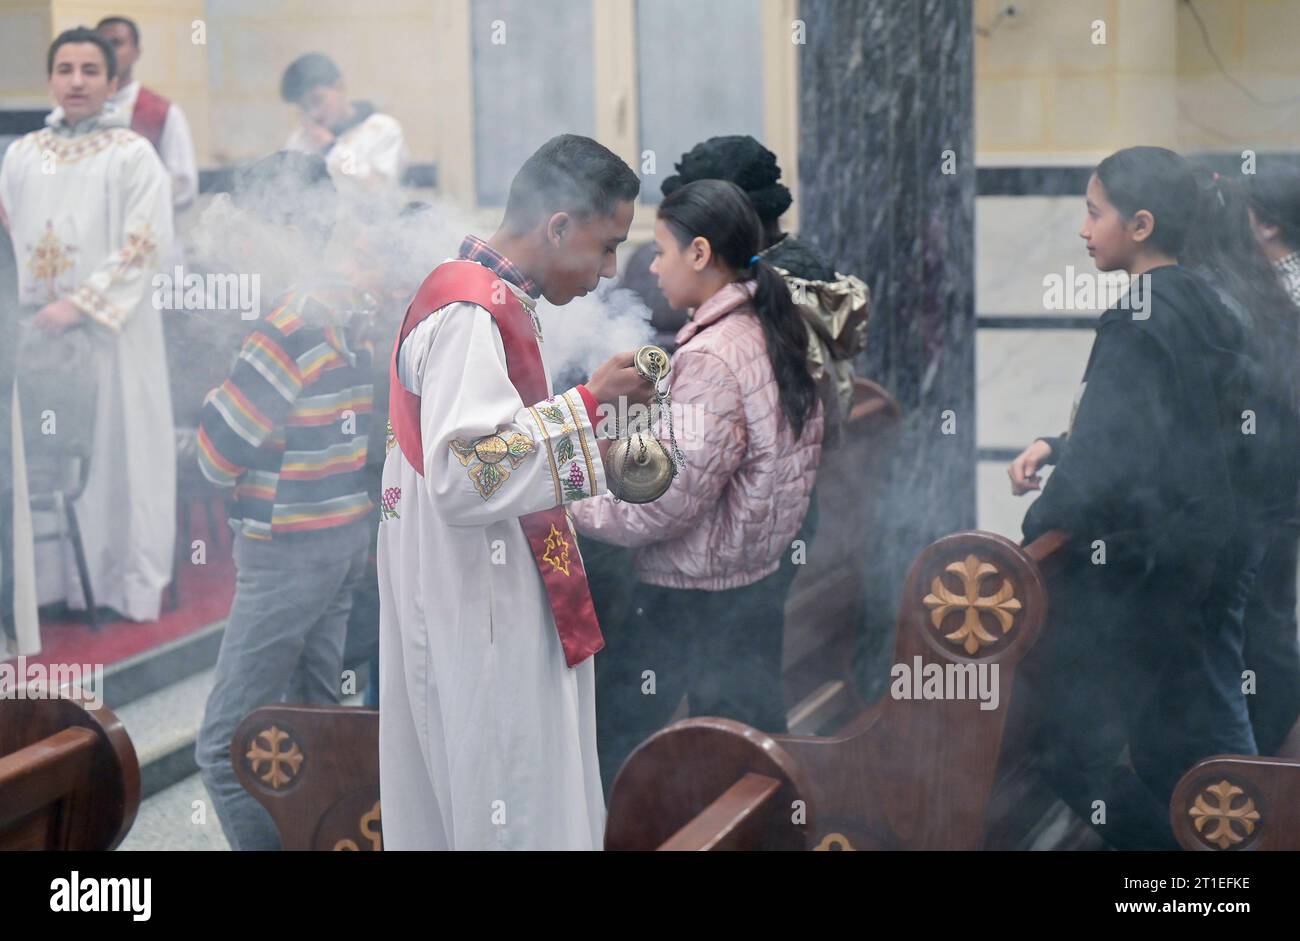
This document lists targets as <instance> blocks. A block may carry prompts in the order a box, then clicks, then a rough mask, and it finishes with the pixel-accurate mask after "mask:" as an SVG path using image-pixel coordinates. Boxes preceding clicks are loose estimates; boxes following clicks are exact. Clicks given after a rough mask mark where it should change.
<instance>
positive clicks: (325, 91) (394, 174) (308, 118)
mask: <svg viewBox="0 0 1300 941" xmlns="http://www.w3.org/2000/svg"><path fill="white" fill-rule="evenodd" d="M280 97H281V98H283V99H284V100H285V101H287V102H289V103H290V104H293V105H296V106H297V107H298V110H299V111H300V112H301V113H302V124H301V125H300V126H299V127H298V128H297V129H295V130H294V132H293V133H292V134H290V135H289V139H288V141H287V142H286V143H285V145H284V149H285V150H297V151H301V152H303V153H309V154H318V155H319V156H321V157H322V158H324V160H325V166H326V167H327V168H328V169H329V173H330V178H331V179H332V180H333V181H334V185H335V186H336V187H338V191H339V195H340V196H341V197H342V198H343V200H344V206H345V208H346V209H348V210H350V211H352V212H354V213H361V214H363V215H364V214H366V213H369V212H382V211H388V212H391V211H394V210H396V209H397V208H398V205H399V204H400V201H401V193H402V190H401V184H402V174H403V173H404V172H405V171H406V166H407V163H408V162H409V160H410V154H409V153H408V152H407V148H406V137H405V135H404V134H403V132H402V125H401V124H400V123H399V122H398V120H397V119H396V118H394V117H393V116H392V115H389V114H384V113H382V112H380V111H376V110H375V108H374V106H373V105H372V104H371V103H370V102H368V101H351V100H349V99H348V92H347V86H346V85H345V84H344V82H343V75H342V73H341V72H339V68H338V66H337V65H335V64H334V61H333V60H332V59H330V58H329V57H328V56H326V55H322V54H321V53H319V52H309V53H307V54H306V55H303V56H299V57H298V58H297V59H295V60H294V61H293V62H291V63H290V64H289V67H288V68H287V69H285V70H284V75H283V76H282V77H281V79H280Z"/></svg>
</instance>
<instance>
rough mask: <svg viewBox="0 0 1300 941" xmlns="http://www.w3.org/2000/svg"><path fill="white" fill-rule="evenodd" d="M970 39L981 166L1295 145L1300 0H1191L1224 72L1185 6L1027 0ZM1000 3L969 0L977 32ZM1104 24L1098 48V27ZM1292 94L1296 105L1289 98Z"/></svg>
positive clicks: (1159, 1) (1298, 133)
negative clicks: (1135, 149)
mask: <svg viewBox="0 0 1300 941" xmlns="http://www.w3.org/2000/svg"><path fill="white" fill-rule="evenodd" d="M1015 5H1016V6H1017V7H1018V8H1019V10H1020V13H1019V15H1018V16H1016V17H1013V18H1010V19H1004V20H1003V21H1002V22H1001V23H1000V24H999V25H997V26H996V27H995V28H994V29H993V31H992V34H991V35H989V36H978V35H977V36H976V38H975V76H976V81H975V85H976V97H975V141H976V147H977V150H978V152H979V156H980V160H981V162H984V163H990V164H995V163H1041V162H1052V163H1059V162H1067V161H1069V160H1071V159H1072V160H1074V161H1075V162H1080V163H1090V162H1093V161H1095V160H1096V159H1097V158H1099V157H1101V156H1104V155H1105V154H1107V153H1110V152H1111V151H1114V150H1117V149H1119V148H1121V147H1126V146H1130V145H1132V144H1136V143H1145V144H1157V145H1162V146H1166V147H1173V148H1176V149H1179V150H1200V149H1216V150H1221V149H1229V148H1236V147H1243V148H1245V147H1251V148H1254V149H1259V150H1291V149H1295V148H1297V147H1300V92H1298V91H1297V90H1298V89H1300V56H1297V55H1296V53H1295V49H1296V47H1295V37H1297V36H1300V3H1297V2H1295V0H1195V9H1196V10H1197V11H1198V12H1199V13H1200V15H1201V18H1202V20H1203V21H1204V22H1205V25H1206V28H1207V29H1208V31H1209V34H1210V40H1211V42H1212V44H1213V46H1214V49H1215V51H1216V52H1217V53H1218V55H1219V58H1220V59H1221V60H1222V63H1223V66H1224V68H1225V69H1226V70H1227V72H1228V73H1229V74H1231V75H1232V76H1233V77H1234V78H1236V79H1238V80H1240V81H1241V82H1242V83H1243V84H1244V85H1246V86H1247V87H1248V88H1249V89H1250V90H1251V91H1252V92H1254V93H1255V95H1256V97H1258V98H1261V99H1263V100H1264V101H1280V102H1281V103H1279V104H1276V105H1269V104H1264V103H1261V102H1258V101H1253V100H1252V99H1251V98H1250V97H1249V96H1248V95H1246V94H1245V93H1243V92H1242V91H1241V90H1240V89H1238V88H1237V87H1235V86H1234V85H1233V84H1232V83H1231V81H1229V79H1228V78H1226V77H1225V76H1224V74H1223V73H1222V72H1221V71H1220V70H1219V68H1218V67H1217V66H1216V65H1215V63H1214V61H1213V59H1212V58H1211V56H1210V54H1209V52H1208V50H1207V48H1206V44H1205V40H1204V38H1203V37H1202V35H1201V32H1200V30H1199V28H1198V26H1197V23H1196V19H1195V18H1194V17H1193V15H1192V13H1191V10H1190V9H1189V8H1188V6H1187V5H1186V4H1184V3H1182V2H1181V0H1021V2H1018V3H1016V4H1015ZM1005 6H1007V4H1006V2H1004V0H976V2H975V22H976V25H977V26H987V25H989V24H991V23H992V22H993V20H994V18H995V17H996V15H997V13H998V11H999V10H1001V9H1003V8H1004V7H1005ZM1097 20H1101V21H1103V22H1104V23H1105V24H1106V42H1105V44H1104V45H1098V44H1094V43H1093V41H1092V36H1093V26H1092V24H1093V22H1094V21H1097ZM1287 99H1290V100H1289V101H1288V100H1287Z"/></svg>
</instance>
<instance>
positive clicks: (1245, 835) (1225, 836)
mask: <svg viewBox="0 0 1300 941" xmlns="http://www.w3.org/2000/svg"><path fill="white" fill-rule="evenodd" d="M1169 821H1170V823H1171V824H1172V825H1173V828H1174V837H1175V838H1176V839H1177V840H1178V844H1179V845H1180V846H1181V847H1182V848H1183V849H1186V850H1217V851H1224V850H1300V719H1297V720H1296V724H1295V726H1294V727H1292V729H1291V733H1290V735H1288V736H1287V740H1286V741H1285V742H1284V743H1283V744H1282V747H1281V749H1279V754H1278V755H1277V756H1276V757H1266V756H1259V757H1255V756H1246V755H1216V756H1215V757H1213V758H1206V759H1204V760H1203V761H1198V762H1197V763H1196V764H1195V765H1193V766H1192V767H1191V769H1190V770H1189V771H1188V772H1187V773H1186V774H1184V775H1183V776H1182V779H1181V780H1179V782H1178V786H1177V787H1175V788H1174V794H1173V797H1171V798H1170V800H1169Z"/></svg>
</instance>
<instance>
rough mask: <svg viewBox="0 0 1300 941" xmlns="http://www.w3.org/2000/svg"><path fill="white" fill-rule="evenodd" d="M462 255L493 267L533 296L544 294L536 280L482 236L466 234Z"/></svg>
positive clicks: (499, 273) (492, 268) (462, 245)
mask: <svg viewBox="0 0 1300 941" xmlns="http://www.w3.org/2000/svg"><path fill="white" fill-rule="evenodd" d="M460 257H461V258H462V259H464V260H465V261H476V262H478V263H479V264H480V265H482V266H483V267H485V268H489V269H491V270H492V271H493V272H494V273H495V274H497V275H499V276H500V277H502V278H505V279H506V280H507V281H509V282H510V283H511V284H513V285H514V286H515V287H517V288H519V290H521V291H523V292H524V293H525V294H527V295H528V296H529V297H531V298H534V299H536V298H538V297H540V296H541V294H542V289H541V288H540V287H538V286H537V282H536V281H534V280H533V279H532V278H530V277H528V276H526V275H525V274H524V273H523V272H522V271H520V270H519V266H518V265H516V264H515V263H514V262H512V261H511V260H510V259H509V258H507V257H506V256H505V255H502V254H501V253H500V252H499V251H497V250H496V249H495V248H493V247H492V246H491V245H489V244H488V243H487V242H485V241H483V240H482V239H480V238H476V237H475V236H473V235H467V236H465V241H463V242H461V243H460Z"/></svg>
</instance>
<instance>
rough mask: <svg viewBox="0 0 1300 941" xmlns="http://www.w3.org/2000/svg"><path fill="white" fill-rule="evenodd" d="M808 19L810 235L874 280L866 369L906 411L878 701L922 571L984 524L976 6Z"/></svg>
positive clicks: (871, 677) (868, 3)
mask: <svg viewBox="0 0 1300 941" xmlns="http://www.w3.org/2000/svg"><path fill="white" fill-rule="evenodd" d="M799 17H800V18H801V19H802V20H803V21H804V26H805V38H806V44H805V45H804V46H802V47H801V48H800V50H799V52H800V64H799V84H800V88H799V107H800V115H799V125H800V127H799V133H800V142H799V185H800V201H801V209H800V215H801V218H800V235H801V237H804V238H807V239H808V240H809V241H811V242H812V243H813V244H815V245H817V246H818V247H820V248H821V249H822V250H823V251H825V252H826V253H827V254H828V255H829V256H830V257H831V258H832V259H833V260H834V262H835V264H836V267H837V268H838V269H839V270H841V271H844V272H851V273H853V274H857V275H858V276H859V277H861V278H863V280H865V281H866V282H867V283H868V284H869V285H870V287H871V294H872V304H871V308H872V310H871V320H870V324H869V328H868V348H867V351H866V353H865V354H864V355H863V358H862V362H861V364H860V365H861V370H860V372H861V374H862V375H864V376H866V377H867V378H870V379H874V380H875V381H877V382H879V383H880V384H881V385H883V386H884V387H885V388H886V389H888V390H889V391H890V393H892V394H893V396H894V397H895V398H896V399H897V400H898V403H899V405H900V406H901V408H902V410H903V415H904V418H903V422H902V432H901V434H900V436H899V439H898V443H897V451H896V455H895V460H894V461H893V462H892V468H891V471H890V474H889V479H888V480H887V481H886V482H885V485H884V487H883V488H877V492H878V493H880V494H881V497H882V499H881V500H880V504H879V508H878V514H877V515H878V520H879V522H878V525H877V529H876V531H875V532H873V533H870V534H869V535H868V538H869V540H870V542H869V549H868V555H867V557H866V563H865V565H864V568H866V569H867V571H866V572H864V577H865V578H866V581H867V599H868V604H867V624H866V632H865V636H866V638H867V649H866V654H867V656H866V660H865V664H864V665H863V668H862V669H861V670H860V672H859V676H860V678H861V679H862V680H863V682H864V685H865V686H866V689H865V690H864V691H865V692H872V691H876V690H880V689H881V688H882V687H883V685H884V683H886V682H887V681H888V662H887V661H888V660H889V659H890V658H891V657H892V646H893V626H894V615H895V612H896V610H897V602H898V598H897V595H898V592H899V590H900V588H901V586H902V580H903V576H904V574H905V572H906V569H907V567H908V566H909V565H910V564H911V562H912V560H913V558H915V556H916V554H917V553H918V552H920V550H921V549H922V548H923V547H924V546H925V545H926V544H927V543H928V542H930V541H932V540H933V539H935V538H937V537H939V536H941V535H944V534H945V533H949V532H954V531H956V530H960V529H968V528H973V527H974V525H975V278H974V266H975V258H974V211H975V150H974V114H973V102H974V64H973V60H974V49H973V45H972V11H971V3H970V0H802V2H801V3H800V7H799ZM945 419H947V427H945ZM812 551H814V552H815V551H816V544H815V543H814V544H813V549H812ZM882 668H883V675H882Z"/></svg>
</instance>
